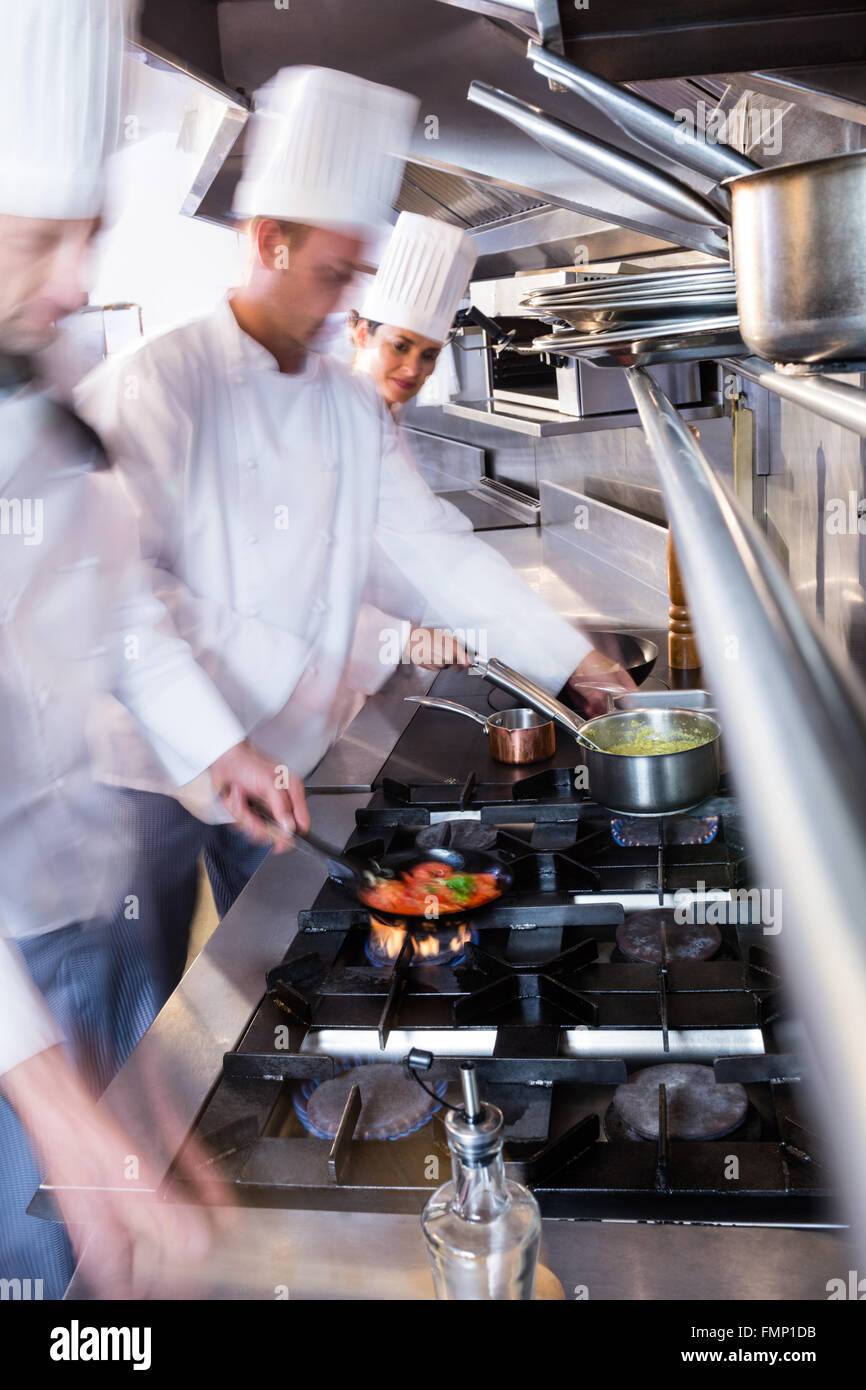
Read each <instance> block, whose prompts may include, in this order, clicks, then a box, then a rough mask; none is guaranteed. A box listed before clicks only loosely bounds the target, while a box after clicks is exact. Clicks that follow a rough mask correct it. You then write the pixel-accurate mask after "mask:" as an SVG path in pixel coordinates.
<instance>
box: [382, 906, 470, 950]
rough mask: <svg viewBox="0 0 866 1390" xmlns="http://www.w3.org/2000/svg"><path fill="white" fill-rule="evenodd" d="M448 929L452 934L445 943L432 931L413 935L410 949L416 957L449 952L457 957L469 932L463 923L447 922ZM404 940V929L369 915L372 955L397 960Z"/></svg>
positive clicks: (440, 936)
mask: <svg viewBox="0 0 866 1390" xmlns="http://www.w3.org/2000/svg"><path fill="white" fill-rule="evenodd" d="M448 930H449V931H450V932H451V937H450V939H449V940H448V941H447V942H445V940H444V939H443V938H444V932H443V933H441V934H440V935H437V934H436V933H434V932H421V933H419V935H417V936H416V935H414V934H413V936H412V949H413V951H414V953H415V955H416V956H419V957H425V956H438V955H445V954H446V953H447V952H449V951H450V952H451V953H452V954H453V955H455V956H458V955H460V954H462V951H463V948H464V946H465V945H466V942H467V941H468V940H469V938H470V935H471V932H470V928H469V927H468V926H467V925H466V923H465V922H449V923H448ZM405 940H406V928H405V927H400V926H396V925H394V924H393V923H391V922H383V921H381V919H380V918H378V917H376V916H374V915H373V914H372V913H371V914H370V944H371V946H372V949H373V952H374V954H375V955H378V956H381V957H382V958H383V959H384V960H396V959H397V957H398V956H399V954H400V952H401V950H402V949H403V942H404V941H405Z"/></svg>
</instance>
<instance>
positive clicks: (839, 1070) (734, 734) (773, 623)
mask: <svg viewBox="0 0 866 1390" xmlns="http://www.w3.org/2000/svg"><path fill="white" fill-rule="evenodd" d="M627 378H628V382H629V385H630V387H631V390H632V394H633V396H634V398H635V402H636V404H637V408H638V411H639V414H640V418H641V423H642V425H643V428H644V431H645V433H646V436H647V441H648V443H649V446H650V449H651V451H652V454H653V456H654V458H655V461H656V464H657V466H658V468H659V473H660V475H661V482H662V489H663V492H664V497H665V503H666V506H667V510H668V516H669V519H670V524H671V529H672V531H673V534H674V539H675V541H676V545H677V552H678V555H679V559H680V565H681V568H682V571H683V575H684V580H685V586H686V589H687V592H688V595H689V603H690V607H691V610H692V613H693V615H694V617H695V620H696V629H697V633H698V640H699V644H700V648H701V653H702V657H703V661H704V664H705V666H706V668H707V669H708V672H709V675H710V680H711V683H712V688H713V690H714V693H715V695H716V697H717V703H718V707H719V709H720V711H721V717H722V723H723V727H724V729H725V734H726V745H727V749H728V756H729V759H730V760H731V765H732V770H733V774H734V779H735V783H736V787H737V791H738V793H739V795H740V796H741V798H742V801H743V810H744V814H745V817H746V822H747V825H748V829H749V834H750V840H751V843H752V845H753V847H754V851H755V855H756V858H757V860H758V862H759V864H760V867H761V870H762V874H763V879H764V883H765V884H766V885H769V886H768V887H767V888H765V889H764V893H765V894H767V895H769V894H772V897H771V898H770V897H769V896H768V897H766V898H764V897H763V896H762V909H763V916H764V930H765V932H767V934H768V935H770V936H776V935H778V937H779V946H780V948H781V951H782V954H783V956H784V957H785V958H786V960H787V964H788V966H789V975H790V982H791V986H792V988H793V990H794V993H795V997H796V999H797V1002H798V1004H799V1007H800V1010H801V1012H802V1015H803V1017H804V1019H805V1021H806V1025H807V1028H808V1030H809V1037H810V1040H811V1042H812V1044H813V1045H814V1048H815V1053H816V1057H817V1062H816V1065H817V1066H818V1067H819V1068H820V1073H821V1074H820V1076H814V1077H813V1078H812V1081H813V1084H812V1087H811V1096H812V1099H813V1102H814V1103H815V1104H816V1106H817V1107H819V1109H820V1110H821V1111H822V1112H823V1113H822V1114H821V1119H822V1120H823V1125H824V1133H825V1134H826V1135H827V1136H828V1143H827V1147H828V1149H829V1156H830V1158H831V1160H832V1161H833V1162H834V1163H835V1166H836V1168H837V1170H838V1173H839V1177H840V1178H841V1181H842V1189H843V1194H844V1200H845V1208H846V1212H845V1214H846V1215H847V1216H848V1217H849V1218H850V1220H851V1221H852V1223H853V1225H854V1230H855V1236H856V1238H857V1240H858V1242H859V1250H860V1253H861V1257H863V1258H866V1178H864V1173H863V1166H862V1155H863V1153H864V1152H866V1076H864V1073H866V1008H864V1000H866V918H864V908H863V904H864V903H866V853H864V843H866V692H864V690H863V687H862V684H861V682H860V681H859V678H858V677H857V675H856V673H855V672H853V670H851V669H846V668H845V667H844V666H843V664H842V662H841V661H840V660H839V659H838V658H837V657H835V656H834V655H832V654H831V653H830V652H829V651H828V649H827V648H826V646H825V644H824V640H823V638H822V636H821V634H820V632H819V631H818V629H817V627H815V626H813V625H812V624H811V622H810V620H809V619H808V618H807V617H806V616H805V614H804V613H802V612H801V611H800V610H799V609H798V607H797V605H796V601H795V599H794V598H793V596H792V595H791V593H790V591H789V587H788V584H787V579H786V577H785V575H784V574H783V572H782V571H781V569H780V568H779V566H778V564H777V562H776V560H775V557H774V556H773V554H772V552H771V551H770V549H769V547H768V545H767V543H766V541H765V540H764V538H763V537H762V536H761V534H760V532H759V531H758V529H757V527H756V526H755V525H754V522H753V521H752V519H751V518H750V517H748V516H747V515H746V514H745V512H744V511H743V510H742V508H741V507H740V505H739V503H738V502H737V500H736V498H734V497H733V496H732V495H731V493H730V492H729V491H728V490H727V489H726V488H725V486H724V485H723V484H722V483H721V482H720V481H719V480H718V478H716V477H715V475H714V474H713V471H712V469H711V468H710V465H709V464H708V462H707V461H706V459H705V458H704V456H703V454H702V453H701V451H700V449H699V447H698V445H697V444H696V442H695V440H694V438H693V437H692V435H691V434H690V433H689V430H688V428H687V427H686V425H685V424H684V423H683V421H682V420H680V418H679V416H678V415H677V413H676V411H675V409H674V407H673V406H672V405H671V403H670V401H669V400H668V399H667V397H666V396H665V395H664V393H663V392H662V391H661V389H660V388H659V386H658V385H657V383H656V382H655V381H654V380H653V378H652V377H651V376H650V375H649V374H648V373H647V372H646V370H645V369H643V368H631V369H629V371H628V372H627ZM782 913H783V917H782V915H781V914H782ZM769 918H772V919H773V920H772V921H771V922H769V923H768V919H769ZM770 944H772V942H771V943H770ZM841 1273H844V1271H841Z"/></svg>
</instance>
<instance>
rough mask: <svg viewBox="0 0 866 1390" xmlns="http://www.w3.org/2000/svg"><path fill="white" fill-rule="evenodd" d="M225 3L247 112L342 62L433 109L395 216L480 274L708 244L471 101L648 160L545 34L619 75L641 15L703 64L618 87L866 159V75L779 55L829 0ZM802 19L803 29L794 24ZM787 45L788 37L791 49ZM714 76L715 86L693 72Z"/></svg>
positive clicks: (849, 50) (426, 115)
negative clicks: (864, 132) (506, 100)
mask: <svg viewBox="0 0 866 1390" xmlns="http://www.w3.org/2000/svg"><path fill="white" fill-rule="evenodd" d="M193 3H195V4H196V5H197V6H198V11H199V13H200V12H201V8H202V0H172V6H173V8H172V15H173V16H177V15H178V14H180V13H181V12H182V10H183V8H184V6H185V5H186V6H188V5H191V4H193ZM159 7H160V6H159V0H149V4H148V6H147V7H146V10H145V20H147V16H148V13H155V12H156V11H157V10H158V9H159ZM214 8H215V10H216V15H217V26H218V29H217V32H218V40H219V43H218V48H219V53H220V55H221V63H222V69H223V70H222V72H221V74H220V76H221V79H222V81H223V83H224V85H223V88H222V90H223V91H226V92H228V93H229V95H232V94H233V93H236V94H238V96H239V99H240V101H241V102H243V101H245V100H249V99H251V97H252V94H253V93H254V91H255V89H256V88H257V87H258V86H260V85H261V84H262V83H264V82H266V81H267V80H268V79H269V78H270V77H271V76H272V75H273V73H274V72H275V71H276V70H277V69H278V68H279V67H281V66H283V65H286V64H295V63H314V64H324V65H328V66H332V67H337V68H341V69H344V70H346V71H352V72H355V73H358V74H360V75H361V76H364V77H367V78H370V79H371V80H374V81H379V82H384V83H388V84H390V85H394V86H400V87H403V88H405V89H406V90H409V91H412V92H413V93H414V94H415V95H416V96H417V97H418V98H419V100H420V103H421V119H420V120H419V124H418V127H417V130H416V133H415V138H414V142H413V147H412V150H411V154H410V159H409V161H408V163H407V168H406V176H405V179H404V182H403V187H402V189H401V192H400V196H399V198H398V200H397V204H396V207H395V215H396V212H398V211H400V210H402V209H404V208H405V209H408V210H411V211H417V212H422V213H424V214H425V215H428V216H433V217H441V218H443V219H445V220H447V221H449V222H454V223H456V224H458V225H462V226H465V227H466V228H467V229H468V230H469V231H470V232H471V233H472V234H473V235H474V236H475V237H476V239H477V240H478V242H479V250H480V252H481V261H480V264H479V273H480V274H481V275H502V274H506V273H508V271H509V269H512V270H513V269H532V268H541V267H547V266H563V265H568V264H572V263H573V262H574V260H575V259H576V258H577V259H584V260H586V259H592V260H597V259H601V258H603V259H615V258H632V259H633V258H636V257H638V256H641V255H647V254H650V253H652V252H654V251H657V250H660V249H663V248H671V247H674V248H685V249H701V247H700V239H699V237H697V236H696V232H695V228H694V227H693V226H692V225H690V224H689V223H687V222H685V221H683V220H681V219H678V218H675V217H672V216H669V215H667V214H662V213H659V212H658V211H655V210H651V209H649V208H647V207H646V205H645V204H643V203H642V202H640V201H639V200H638V199H637V198H635V197H634V196H632V195H630V194H627V193H624V192H620V191H617V190H613V189H611V188H610V187H608V186H607V185H606V184H604V183H603V182H601V181H600V180H598V179H595V178H592V177H591V176H589V175H586V174H583V173H581V172H580V171H578V170H577V169H575V168H574V167H573V166H572V165H570V164H568V163H566V162H565V161H564V160H562V159H561V158H559V157H558V156H557V155H555V154H553V153H551V152H549V151H548V150H546V149H543V148H541V147H540V146H539V145H538V144H536V143H535V141H534V140H532V139H531V138H530V137H529V136H528V135H525V134H523V133H522V132H521V131H519V130H516V129H515V128H514V127H513V126H511V125H509V124H507V123H506V122H505V121H503V120H502V119H501V117H499V116H497V115H496V114H494V113H493V112H492V111H487V110H484V109H482V108H480V107H478V106H473V105H471V104H470V103H469V102H468V101H467V99H466V94H467V91H468V88H469V85H470V83H471V82H473V81H479V82H482V83H486V84H489V85H490V86H493V87H497V88H500V89H503V90H505V91H507V92H508V93H510V94H511V95H513V96H515V97H517V98H519V99H520V100H522V101H524V102H529V103H531V104H533V105H537V106H539V107H541V108H543V109H544V110H545V111H546V112H548V113H550V114H551V115H553V116H557V117H559V119H561V120H564V121H567V122H570V123H571V124H573V125H575V126H579V127H580V128H581V129H582V130H584V131H585V132H587V133H588V134H590V135H593V134H594V135H597V136H599V137H601V138H602V139H604V140H607V141H609V142H611V143H613V144H616V145H618V146H620V148H622V149H623V150H625V151H626V152H631V153H634V154H637V155H638V156H643V157H644V158H646V155H647V152H646V150H645V149H644V148H643V147H642V146H639V145H637V144H635V143H634V142H632V141H630V140H629V139H628V138H627V137H626V136H624V135H623V134H622V132H621V131H619V130H617V128H616V127H615V126H613V125H612V123H611V122H610V121H609V120H607V119H606V117H605V116H604V115H603V114H601V113H600V112H598V111H596V110H595V109H594V108H593V107H591V106H590V105H588V104H587V103H586V102H584V101H582V100H581V99H580V98H579V97H577V96H575V95H574V94H573V93H571V92H564V91H562V90H560V89H556V88H551V86H550V84H549V83H548V81H547V79H546V78H545V77H543V76H541V75H540V74H539V73H538V72H536V71H535V70H534V68H533V67H532V64H531V63H530V62H529V61H528V60H527V57H526V38H527V36H528V35H531V36H533V37H536V38H537V37H538V35H539V33H541V34H542V35H543V36H544V37H545V38H546V41H547V42H548V43H549V45H550V46H551V47H559V48H562V49H564V50H565V53H566V55H567V56H569V57H571V58H573V59H577V60H581V59H582V60H583V61H584V63H585V64H586V65H587V66H589V67H594V68H595V70H597V71H600V72H606V73H607V74H608V75H611V68H610V64H609V62H608V61H607V59H606V58H605V53H606V52H607V50H606V49H605V47H604V45H605V44H607V45H608V47H609V48H611V51H612V49H613V48H617V44H618V43H619V42H620V40H622V41H623V42H626V40H627V39H628V36H627V35H626V34H625V26H626V19H627V18H628V20H629V22H630V23H631V24H632V28H633V34H632V37H634V36H635V35H637V36H638V37H640V38H641V41H642V42H643V43H645V44H650V41H652V44H653V51H654V52H657V53H658V52H660V51H661V50H662V49H664V48H665V47H667V48H668V49H670V48H674V49H676V50H677V65H679V61H680V56H681V55H682V54H691V55H692V59H693V61H690V62H688V63H687V62H686V59H685V58H683V61H682V64H681V65H680V67H681V68H682V70H683V73H684V75H682V76H680V75H678V73H675V74H674V75H673V76H671V75H669V74H670V69H671V63H670V61H669V62H668V64H667V68H665V65H663V64H660V63H655V64H653V63H649V62H647V61H643V60H642V61H640V62H638V61H637V59H635V61H634V63H633V64H631V65H630V66H628V65H626V64H625V60H623V63H621V64H620V66H619V69H618V70H617V72H616V73H614V74H613V75H614V76H616V77H617V78H618V79H619V80H622V79H623V78H628V79H630V80H631V85H633V86H634V88H635V90H642V91H645V92H646V93H647V95H649V96H651V97H652V99H653V100H655V101H657V102H659V103H660V104H662V105H665V106H667V107H668V109H670V110H676V111H677V112H680V111H689V110H695V111H696V110H697V109H698V108H699V107H701V106H702V107H703V108H704V109H705V110H706V109H709V110H712V109H713V108H714V107H715V106H716V105H723V106H724V107H725V109H726V110H731V109H733V108H736V106H737V105H738V103H739V104H742V103H744V102H745V103H747V104H748V105H749V107H750V109H752V108H754V106H755V104H756V103H761V102H765V103H767V104H768V105H769V106H771V107H772V108H773V110H774V112H775V117H774V119H778V120H779V121H783V122H784V123H785V149H786V153H787V157H789V158H790V157H794V158H797V157H804V156H807V155H808V152H809V150H810V149H812V150H814V152H815V153H830V152H834V151H835V150H837V149H840V148H851V147H856V146H857V142H858V140H859V128H857V125H856V123H857V122H858V121H866V106H864V104H863V103H861V101H860V95H861V92H864V93H866V81H864V73H866V67H863V66H862V65H859V64H851V65H849V66H848V67H847V68H846V69H845V70H844V80H843V77H842V76H840V73H839V71H836V72H834V73H830V74H824V76H823V80H822V81H821V82H820V83H817V79H816V78H815V77H814V75H813V74H809V73H804V72H803V71H801V72H799V73H792V72H786V71H783V72H780V71H778V70H777V69H776V67H775V61H776V58H775V56H774V55H775V54H777V53H778V54H779V55H782V56H784V57H786V58H787V59H790V58H791V56H792V54H793V53H794V48H795V44H794V37H796V35H798V34H802V33H803V32H805V29H804V28H803V26H806V27H807V28H808V25H809V24H811V26H812V28H813V29H814V28H815V27H816V24H817V20H816V12H817V10H818V8H819V5H818V0H787V3H785V4H784V5H783V4H782V3H779V2H778V0H749V3H746V0H724V3H723V0H707V3H705V4H704V5H703V6H701V7H699V15H698V17H697V18H695V17H694V16H693V15H692V17H691V18H690V19H688V20H687V14H689V15H691V14H692V11H694V9H695V7H694V6H693V5H689V6H688V7H686V6H685V5H683V4H681V3H672V2H671V0H666V3H665V4H664V5H660V4H655V3H652V0H649V3H644V4H642V5H641V6H640V7H637V6H636V5H634V4H632V3H630V2H629V3H622V4H620V5H618V6H616V7H611V6H595V5H592V6H590V7H589V8H587V9H585V10H583V9H577V8H576V7H574V6H573V5H566V4H562V5H561V7H560V8H559V9H557V6H556V4H555V3H554V0H517V3H511V0H508V3H506V0H427V3H425V4H414V5H407V4H406V3H405V0H369V2H368V3H366V4H364V5H358V4H357V3H355V0H316V2H315V3H310V2H309V0H308V2H307V3H304V0H293V3H292V6H291V8H290V9H289V10H286V9H284V8H281V7H279V8H278V7H277V6H275V5H274V4H273V0H222V3H219V4H217V5H216V6H215V7H214V6H208V7H207V9H208V13H209V14H211V15H212V14H213V12H214ZM863 9H864V7H863V6H862V5H856V6H855V5H853V4H852V3H850V0H849V2H848V3H844V0H840V3H839V4H838V5H834V11H835V12H834V14H833V15H830V16H828V15H826V14H824V15H822V17H821V22H820V26H818V27H820V28H821V30H822V34H823V39H822V42H823V43H824V45H825V47H824V48H823V49H822V48H820V46H818V47H814V48H813V49H812V51H811V54H810V56H812V57H814V56H816V55H817V54H819V53H822V54H823V53H824V52H825V50H827V48H828V45H829V44H830V43H831V41H832V43H833V44H834V45H835V46H836V48H838V49H842V50H844V51H845V52H846V54H847V56H848V57H855V56H858V54H859V52H860V48H862V47H863V46H864V45H863V44H860V45H859V46H858V45H856V44H852V43H847V42H846V43H843V38H844V37H845V36H846V35H848V37H850V33H849V29H850V24H849V21H853V20H855V19H857V20H859V21H861V22H862V20H863ZM612 10H615V14H613V15H612V14H611V13H610V12H611V11H612ZM756 10H757V11H758V13H757V14H756V13H755V11H756ZM373 13H375V23H373V22H371V16H372V15H373ZM560 14H561V16H562V19H561V23H560V21H559V16H560ZM786 16H788V19H789V20H790V26H791V27H788V28H787V29H786V27H785V26H786V18H785V17H786ZM711 18H713V19H714V20H715V23H716V28H715V30H714V33H715V34H716V36H717V38H718V42H717V44H716V46H715V48H714V50H713V56H712V58H710V57H709V54H708V52H706V51H704V50H702V49H701V48H700V45H699V44H698V38H699V37H700V36H701V35H703V40H702V41H706V40H707V32H706V30H707V25H708V24H709V22H710V20H711ZM578 20H579V25H578V28H575V24H576V23H578ZM581 25H582V26H583V27H582V28H580V27H579V26H581ZM779 26H782V27H781V28H780V27H779ZM798 26H799V27H798ZM722 31H723V32H722ZM780 33H787V34H788V38H787V40H786V43H785V44H783V45H782V46H781V47H780V48H778V49H774V48H773V44H774V43H775V41H776V39H777V38H778V36H779V34H780ZM863 33H864V35H866V25H864V27H863ZM761 35H763V38H761ZM614 38H616V43H614ZM735 39H737V42H738V43H739V44H740V46H739V47H737V46H736V44H735V42H734V40H735ZM746 39H749V44H748V45H747V44H746ZM686 40H689V41H690V42H692V43H693V47H692V48H689V47H688V45H687V44H686ZM759 40H760V42H759ZM628 42H630V40H628ZM628 42H627V43H626V48H628ZM593 44H594V45H596V47H595V48H593V47H592V45H593ZM682 44H686V47H684V48H681V47H680V45H682ZM581 45H584V46H583V47H581ZM611 46H612V47H611ZM618 51H619V49H618V48H617V52H618ZM629 51H633V52H635V53H637V52H638V49H637V48H633V49H632V50H629ZM640 51H641V52H643V51H644V50H640ZM647 51H649V50H647ZM834 52H835V49H834ZM698 53H700V54H701V60H700V62H699V63H698V57H697V55H698ZM799 56H801V57H802V55H799ZM731 59H736V65H735V64H734V63H733V62H732V61H730V60H731ZM592 60H594V61H592ZM746 61H748V62H749V63H751V64H755V65H757V64H760V65H761V68H762V69H763V70H762V72H761V73H760V74H756V75H754V76H753V75H752V74H749V73H746V74H744V73H743V72H742V66H744V65H745V62H746ZM677 65H674V66H677ZM720 66H722V67H723V68H724V71H723V72H721V73H719V71H718V69H719V67H720ZM737 68H739V69H740V70H739V72H737V70H736V69H737ZM770 68H772V69H773V70H772V71H768V69H770ZM702 70H703V71H705V72H706V71H709V72H710V74H711V75H710V76H708V77H701V76H697V77H696V76H693V75H692V74H694V73H700V72H701V71H702ZM678 72H679V68H678ZM731 74H733V75H731ZM858 74H859V76H858ZM852 130H854V131H855V133H854V134H853V135H852V134H851V131H852ZM792 150H794V151H795V153H794V154H793V155H792V154H791V153H790V151H792ZM751 153H752V155H753V157H755V158H756V159H757V162H758V163H769V162H772V156H771V155H770V156H767V157H765V152H764V151H761V150H754V149H753V150H752V151H751ZM241 154H242V137H241V140H240V141H238V142H237V143H236V144H235V145H234V147H233V150H232V152H231V154H229V156H228V157H227V158H226V159H225V160H224V161H223V163H222V165H221V167H220V169H219V172H218V174H217V175H216V177H215V178H214V179H213V180H212V181H211V177H210V176H211V174H212V172H213V170H212V168H211V167H209V168H206V169H203V171H202V177H201V178H200V179H199V180H198V181H197V185H196V192H199V191H200V190H201V188H202V187H203V186H204V185H209V186H208V189H207V192H205V193H204V195H203V196H202V197H201V201H200V204H199V206H198V208H197V213H198V215H200V216H204V217H207V218H211V219H214V220H218V221H223V220H227V218H228V214H229V210H230V207H231V199H232V194H233V191H234V185H235V183H236V181H237V178H238V176H239V173H240V162H241ZM651 158H652V159H653V161H654V162H655V163H656V164H657V165H658V167H659V168H660V169H663V170H668V171H669V172H671V173H674V174H676V175H677V176H679V177H680V178H681V179H682V180H683V181H684V182H686V183H689V184H691V186H692V187H693V188H695V189H696V190H697V191H698V192H706V190H707V184H706V182H705V181H702V180H701V179H700V178H699V177H698V176H696V175H691V174H684V172H683V170H682V169H681V168H680V167H679V166H678V165H677V164H676V163H675V162H674V161H673V160H665V159H663V158H661V157H658V156H652V157H651Z"/></svg>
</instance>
